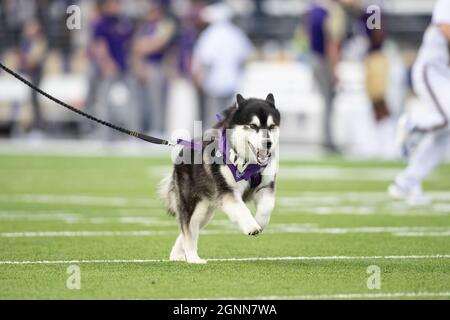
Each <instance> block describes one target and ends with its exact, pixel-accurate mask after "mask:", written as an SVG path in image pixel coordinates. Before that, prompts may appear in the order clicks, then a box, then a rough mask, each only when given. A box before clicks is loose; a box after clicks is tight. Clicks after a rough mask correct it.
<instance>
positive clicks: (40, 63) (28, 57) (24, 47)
mask: <svg viewBox="0 0 450 320" xmlns="http://www.w3.org/2000/svg"><path fill="white" fill-rule="evenodd" d="M47 50H48V47H47V40H46V38H45V36H44V34H43V31H42V25H41V23H40V22H39V20H38V19H37V18H30V19H28V20H27V21H26V22H25V24H24V26H23V31H22V40H21V42H20V44H19V58H20V70H21V71H22V72H24V73H25V74H26V75H27V76H28V77H29V78H30V81H31V83H33V85H35V86H37V87H40V83H41V80H42V73H43V67H44V62H45V58H46V56H47ZM31 106H32V108H33V112H32V114H33V119H32V124H31V129H32V133H33V134H41V131H42V130H45V121H44V118H43V116H42V110H41V105H40V103H39V95H38V93H37V92H36V91H35V90H32V92H31Z"/></svg>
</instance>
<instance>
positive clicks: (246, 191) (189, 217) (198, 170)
mask: <svg viewBox="0 0 450 320" xmlns="http://www.w3.org/2000/svg"><path fill="white" fill-rule="evenodd" d="M279 125H280V113H279V111H278V110H277V109H276V107H275V100H274V97H273V95H272V94H269V95H268V96H267V98H266V99H265V100H260V99H244V98H243V97H242V96H241V95H237V100H236V103H235V104H234V105H233V106H232V107H230V108H229V109H227V110H226V111H225V112H224V119H223V120H222V121H221V122H220V123H219V124H218V125H217V126H216V127H215V128H216V129H219V130H222V129H223V128H225V129H232V130H229V131H231V133H230V135H229V144H230V153H232V154H231V155H230V158H231V159H233V163H234V164H235V165H236V166H237V168H244V167H245V165H246V164H248V163H256V164H259V165H263V166H265V168H264V171H263V172H262V175H261V181H260V183H259V184H258V185H257V186H255V187H252V186H251V184H250V182H249V181H245V180H241V181H239V182H236V180H235V178H234V176H233V175H232V173H231V172H230V169H229V168H228V167H227V165H226V164H223V163H211V161H210V157H211V154H209V152H207V151H206V150H207V148H205V144H203V148H202V151H201V157H202V159H203V160H204V161H202V163H201V164H191V163H189V164H187V163H181V164H176V165H175V166H174V170H173V173H172V174H171V175H170V176H169V177H167V178H165V179H164V180H163V181H162V182H161V189H160V193H161V196H162V198H163V199H164V201H165V204H166V206H167V209H168V212H169V214H171V215H175V216H176V217H177V219H178V221H179V223H180V227H181V232H180V235H179V236H178V238H177V240H176V242H175V245H174V246H173V249H172V252H171V254H170V260H172V261H187V262H189V263H206V260H204V259H201V258H200V257H199V256H198V254H197V242H198V236H199V232H200V229H201V228H203V227H205V226H206V225H207V223H208V222H209V221H210V220H211V218H212V217H213V215H214V212H215V210H216V209H221V210H222V211H224V212H225V213H226V214H227V215H228V217H229V218H230V219H231V220H232V221H234V222H236V223H237V224H238V225H239V227H240V229H241V230H242V231H243V232H244V233H245V234H247V235H252V236H254V235H257V234H259V233H260V232H261V231H262V230H263V229H264V227H265V226H266V225H267V224H268V222H269V220H270V215H271V213H272V210H273V208H274V205H275V177H276V175H275V172H276V170H274V166H276V165H277V154H276V153H277V152H276V150H277V147H278V137H279ZM249 149H250V150H252V152H248V150H249ZM190 151H193V150H190ZM183 152H187V151H186V149H183V150H182V151H181V153H180V155H182V154H183ZM193 152H194V151H193ZM197 152H200V151H197ZM213 157H214V155H213ZM251 200H253V201H254V202H255V204H256V214H255V216H254V217H253V215H252V213H251V212H250V210H249V209H248V207H247V206H246V204H245V202H247V201H251Z"/></svg>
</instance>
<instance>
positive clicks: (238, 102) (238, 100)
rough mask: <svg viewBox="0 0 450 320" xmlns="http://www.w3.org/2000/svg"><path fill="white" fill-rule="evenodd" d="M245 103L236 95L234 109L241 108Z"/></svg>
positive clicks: (241, 97) (242, 98)
mask: <svg viewBox="0 0 450 320" xmlns="http://www.w3.org/2000/svg"><path fill="white" fill-rule="evenodd" d="M244 103H245V99H244V97H243V96H242V95H241V94H239V93H238V94H237V95H236V108H239V107H241V106H242V105H243V104H244Z"/></svg>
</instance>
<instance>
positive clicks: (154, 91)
mask: <svg viewBox="0 0 450 320" xmlns="http://www.w3.org/2000/svg"><path fill="white" fill-rule="evenodd" d="M147 73H148V81H147V92H148V97H149V100H150V104H151V119H152V120H151V123H152V125H151V127H152V130H153V131H156V132H159V133H163V131H164V129H165V121H166V120H165V111H166V105H165V99H164V90H165V84H164V81H165V80H164V79H165V76H164V70H163V68H162V66H161V65H157V64H147Z"/></svg>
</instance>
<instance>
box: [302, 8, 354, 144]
mask: <svg viewBox="0 0 450 320" xmlns="http://www.w3.org/2000/svg"><path fill="white" fill-rule="evenodd" d="M345 28H346V16H345V12H344V10H343V8H342V6H341V4H340V1H339V0H312V1H311V6H310V8H309V12H308V32H309V42H310V43H309V46H310V50H311V67H312V69H313V74H314V77H315V79H316V81H317V84H318V87H319V92H320V94H321V95H322V97H323V99H324V102H325V114H324V147H325V148H326V149H327V150H328V151H330V152H336V151H337V148H336V146H335V144H334V141H333V136H332V135H333V133H332V125H331V123H332V111H333V98H334V95H335V92H334V91H335V86H336V83H337V80H338V79H337V75H336V66H337V64H338V63H339V61H340V57H341V44H342V41H343V39H344V36H345Z"/></svg>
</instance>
